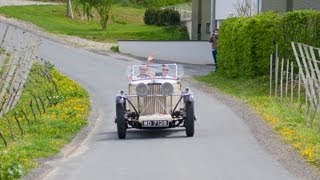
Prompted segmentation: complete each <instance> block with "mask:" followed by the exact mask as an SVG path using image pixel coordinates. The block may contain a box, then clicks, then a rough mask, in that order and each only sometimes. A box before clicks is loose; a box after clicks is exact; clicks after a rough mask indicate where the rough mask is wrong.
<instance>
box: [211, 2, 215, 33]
mask: <svg viewBox="0 0 320 180" xmlns="http://www.w3.org/2000/svg"><path fill="white" fill-rule="evenodd" d="M214 1H215V0H211V4H210V7H211V8H210V9H211V13H210V33H212V31H213V21H214V14H213V13H214V5H213V3H214Z"/></svg>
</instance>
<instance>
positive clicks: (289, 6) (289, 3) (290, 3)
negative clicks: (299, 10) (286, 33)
mask: <svg viewBox="0 0 320 180" xmlns="http://www.w3.org/2000/svg"><path fill="white" fill-rule="evenodd" d="M292 10H293V0H286V11H287V12H288V11H292Z"/></svg>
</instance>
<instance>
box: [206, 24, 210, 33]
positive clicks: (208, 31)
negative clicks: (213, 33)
mask: <svg viewBox="0 0 320 180" xmlns="http://www.w3.org/2000/svg"><path fill="white" fill-rule="evenodd" d="M206 33H210V23H207V24H206Z"/></svg>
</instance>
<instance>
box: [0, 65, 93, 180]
mask: <svg viewBox="0 0 320 180" xmlns="http://www.w3.org/2000/svg"><path fill="white" fill-rule="evenodd" d="M48 72H50V73H48ZM31 101H32V103H31ZM31 104H32V105H31ZM89 106H90V105H89V97H88V94H87V93H86V91H84V89H82V88H81V87H80V86H79V85H78V84H76V83H75V82H74V81H72V80H70V79H68V78H67V77H66V76H63V75H61V74H60V73H59V72H58V71H56V70H55V69H54V68H52V66H51V67H50V68H49V69H48V68H44V67H43V66H42V65H39V64H35V65H34V66H33V67H32V69H31V72H30V74H29V77H28V81H27V83H26V87H25V89H24V90H23V93H22V96H21V98H20V100H19V101H18V103H17V105H16V106H15V108H14V109H13V110H11V111H10V112H8V113H7V114H6V117H7V118H5V117H2V118H0V122H1V123H0V132H1V133H2V135H3V137H4V139H5V140H6V143H7V147H5V144H4V143H3V139H0V157H1V158H0V179H13V178H19V177H20V176H23V175H24V174H25V173H27V172H28V171H30V169H32V168H35V167H36V166H37V159H39V158H45V157H49V156H52V155H54V154H56V153H57V152H58V151H59V150H60V149H61V148H62V147H63V146H64V145H65V144H67V143H68V142H70V141H71V139H72V138H73V137H74V136H75V134H76V133H77V132H79V130H80V129H81V128H82V127H83V126H85V125H86V123H87V117H88V113H89ZM23 112H25V113H26V115H24V114H23ZM15 119H18V121H17V120H15ZM18 122H19V124H20V126H21V129H22V130H23V131H22V132H23V134H22V132H21V129H20V128H19V124H18Z"/></svg>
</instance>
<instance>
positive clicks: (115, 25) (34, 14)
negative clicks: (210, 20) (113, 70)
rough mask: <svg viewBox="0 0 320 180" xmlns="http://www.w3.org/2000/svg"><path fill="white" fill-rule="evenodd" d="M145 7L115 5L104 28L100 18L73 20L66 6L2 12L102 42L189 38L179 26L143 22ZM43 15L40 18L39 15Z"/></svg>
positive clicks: (1, 9)
mask: <svg viewBox="0 0 320 180" xmlns="http://www.w3.org/2000/svg"><path fill="white" fill-rule="evenodd" d="M144 11H145V9H143V8H134V7H129V6H125V7H124V6H120V5H116V6H115V7H114V9H113V14H112V17H111V20H110V23H109V24H108V27H107V30H101V27H100V24H99V21H98V19H94V20H93V21H84V20H79V19H78V20H72V19H70V18H68V17H67V16H65V14H66V6H55V5H46V6H12V7H1V8H0V13H1V14H3V15H5V16H8V17H14V18H17V19H20V20H24V21H28V22H31V23H33V24H36V25H38V26H39V27H41V28H43V29H45V30H47V31H49V32H53V33H59V34H66V35H73V36H78V37H81V38H86V39H90V40H94V41H100V42H116V41H117V40H119V39H122V40H123V39H125V40H187V39H188V34H187V32H186V31H183V30H181V28H180V27H157V26H147V25H145V24H144V23H143V16H144ZM39 17H41V18H39Z"/></svg>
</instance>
